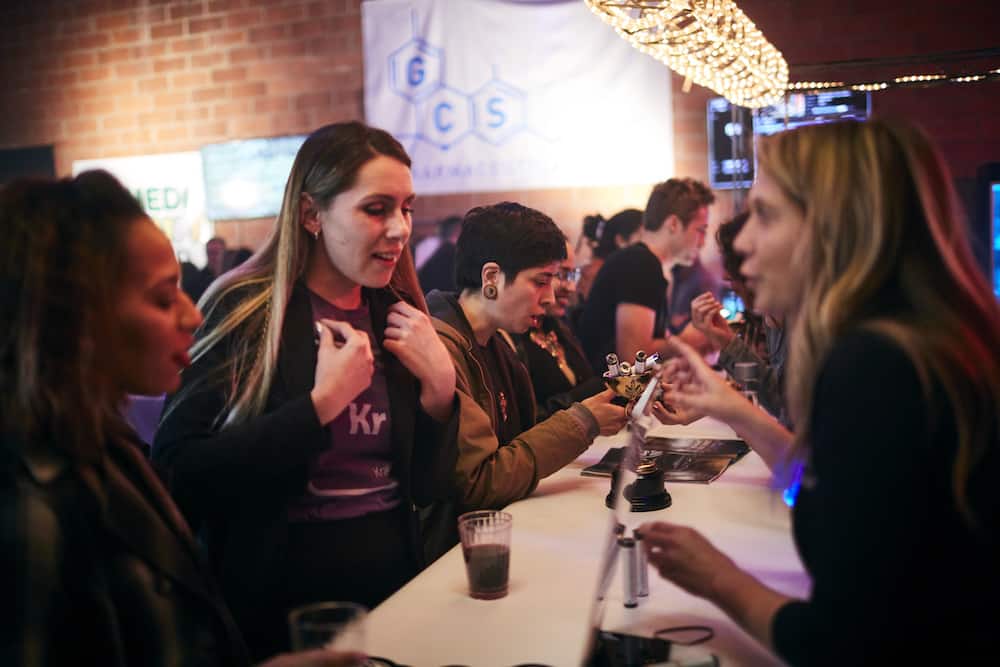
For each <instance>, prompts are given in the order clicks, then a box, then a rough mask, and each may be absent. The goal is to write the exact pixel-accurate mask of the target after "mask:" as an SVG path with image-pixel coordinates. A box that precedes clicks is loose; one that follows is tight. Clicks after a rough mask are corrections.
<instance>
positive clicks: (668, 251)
mask: <svg viewBox="0 0 1000 667" xmlns="http://www.w3.org/2000/svg"><path fill="white" fill-rule="evenodd" d="M714 201H715V195H713V194H712V191H711V190H710V189H709V188H708V187H707V186H706V185H705V184H704V183H701V182H700V181H696V180H694V179H690V178H686V179H677V178H672V179H670V180H668V181H665V182H663V183H660V184H659V185H657V186H656V187H654V188H653V191H652V192H651V193H650V195H649V201H648V202H647V204H646V210H645V211H644V212H643V221H642V234H641V236H640V241H639V242H638V243H636V244H634V245H631V246H629V247H627V248H623V249H621V250H619V251H617V252H615V253H613V254H612V255H611V256H610V257H609V258H608V260H607V261H606V262H605V264H604V266H602V267H601V270H600V272H599V273H598V274H597V278H596V279H595V281H594V286H593V287H592V288H591V290H590V296H589V298H588V299H587V303H586V305H585V306H584V309H583V315H582V316H581V318H580V328H579V331H578V333H579V335H580V342H581V343H582V344H583V348H584V351H585V352H586V354H587V359H588V361H589V362H590V364H591V367H592V368H593V369H594V371H595V372H603V371H604V370H605V368H606V366H605V362H604V358H605V356H606V355H607V354H608V353H609V352H614V353H616V354H617V355H618V358H619V359H621V360H623V361H624V360H628V361H631V360H632V359H634V358H635V353H636V352H637V351H638V350H644V351H645V352H646V354H651V353H653V352H658V353H659V354H660V355H661V356H666V355H667V354H672V351H670V350H668V348H667V345H666V338H665V336H666V332H667V326H668V321H667V313H668V309H667V308H668V303H667V290H668V289H669V287H670V284H669V283H668V281H667V278H666V277H665V276H667V275H670V270H671V269H672V268H673V267H674V266H675V265H684V266H691V265H693V264H694V263H695V262H696V261H697V259H698V253H699V250H700V249H701V247H702V246H703V245H704V244H705V231H706V229H707V228H708V206H709V205H710V204H711V203H712V202H714Z"/></svg>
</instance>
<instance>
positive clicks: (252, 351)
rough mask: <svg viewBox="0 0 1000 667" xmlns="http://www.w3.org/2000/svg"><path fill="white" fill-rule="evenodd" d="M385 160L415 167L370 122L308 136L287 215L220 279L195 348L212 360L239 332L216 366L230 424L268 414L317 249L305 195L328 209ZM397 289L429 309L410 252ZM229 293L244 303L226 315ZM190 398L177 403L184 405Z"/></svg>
mask: <svg viewBox="0 0 1000 667" xmlns="http://www.w3.org/2000/svg"><path fill="white" fill-rule="evenodd" d="M379 155H385V156H387V157H391V158H394V159H396V160H398V161H399V162H401V163H403V164H405V165H406V166H407V167H409V166H410V157H409V155H407V153H406V150H405V149H404V148H403V146H402V145H401V144H400V143H399V142H398V141H396V139H395V138H393V136H392V135H390V134H389V133H388V132H385V131H384V130H380V129H377V128H373V127H369V126H367V125H365V124H363V123H358V122H350V123H335V124H332V125H327V126H325V127H321V128H320V129H318V130H316V131H315V132H313V133H312V134H311V135H309V137H308V138H307V139H306V141H305V143H303V144H302V147H301V148H299V152H298V153H297V154H296V156H295V161H294V163H293V164H292V170H291V173H290V174H289V176H288V181H287V183H286V184H285V193H284V197H283V199H282V203H281V210H280V212H279V213H278V217H277V218H276V219H275V222H274V227H273V229H272V230H271V234H270V236H269V237H268V239H267V240H266V241H265V242H264V245H263V246H262V247H261V249H260V250H258V251H257V252H256V253H254V255H253V256H252V257H251V258H250V259H248V260H247V261H246V262H244V263H243V264H242V265H240V266H239V267H237V268H236V269H234V270H232V271H230V272H229V273H227V274H224V275H223V276H222V277H221V278H219V279H218V280H216V281H215V282H214V283H213V284H212V285H211V286H210V287H209V288H208V290H207V291H206V292H205V294H204V295H203V296H202V298H201V300H200V302H199V304H198V305H199V306H200V307H201V309H202V311H203V312H204V313H205V325H204V326H203V327H202V330H201V331H199V332H198V333H197V334H196V336H197V341H196V342H195V344H194V347H193V348H192V357H193V358H194V359H195V360H197V359H199V358H201V357H202V356H204V355H205V354H206V353H207V352H208V351H209V350H211V349H212V348H213V347H214V346H215V345H218V344H219V343H220V341H222V340H224V339H225V338H226V337H227V336H229V334H231V333H232V332H233V331H234V330H235V329H237V328H239V329H240V336H239V337H238V339H237V342H236V343H235V347H234V353H233V354H231V355H229V357H228V358H227V360H226V361H225V362H224V367H223V368H219V369H213V373H212V374H213V375H215V374H218V373H221V374H223V375H224V376H225V377H227V378H228V380H229V382H228V383H227V384H228V386H230V387H232V391H230V392H229V394H228V395H227V397H226V405H225V408H224V414H222V415H219V417H220V419H221V421H222V422H224V423H225V424H227V425H228V424H236V423H240V422H243V421H245V420H246V419H249V418H251V417H253V416H256V415H259V414H260V413H261V412H263V410H264V405H265V404H266V402H267V396H268V394H269V393H270V390H271V383H272V381H273V379H274V373H275V370H276V367H277V361H278V350H279V348H280V346H281V330H282V326H283V324H284V318H285V310H286V309H287V307H288V301H289V299H290V298H291V295H292V290H293V288H294V286H295V282H296V281H297V280H299V279H301V278H302V277H303V275H304V274H305V271H306V263H307V260H308V258H309V251H310V250H311V248H312V246H313V244H314V243H316V241H315V240H314V239H313V238H312V237H311V236H310V235H309V234H308V233H307V232H306V231H305V229H304V228H303V227H302V225H301V224H300V223H299V218H300V215H299V205H300V202H301V200H302V194H303V193H306V194H308V195H310V196H311V197H312V199H313V201H314V202H315V203H316V206H317V207H318V208H320V209H325V208H326V207H328V206H329V205H330V203H331V202H332V201H333V199H334V197H336V196H337V195H338V194H340V193H341V192H344V191H345V190H349V189H350V188H351V187H352V186H353V184H354V181H355V178H356V177H357V174H358V171H359V170H360V169H361V167H362V166H364V165H365V164H366V163H367V162H368V161H369V160H372V159H373V158H375V157H376V156H379ZM389 287H390V289H392V290H394V291H395V292H397V293H398V294H399V295H400V296H401V297H403V298H405V299H407V300H408V301H410V302H411V303H413V304H415V305H416V306H417V307H418V308H420V309H421V310H423V311H424V312H426V311H427V306H426V303H425V302H424V298H423V292H422V291H421V289H420V283H419V282H418V280H417V274H416V269H415V268H414V266H413V258H412V257H411V255H410V253H409V252H408V251H407V252H404V253H403V255H402V256H401V257H400V260H399V263H398V264H397V265H396V270H395V271H394V272H393V275H392V278H391V279H390V281H389ZM229 295H238V296H235V298H236V299H237V301H236V303H235V306H233V307H231V308H228V309H227V312H226V313H225V314H224V315H222V316H221V317H215V310H216V308H217V307H218V305H219V304H220V303H222V302H223V301H226V302H227V303H228V302H230V301H231V299H227V297H228V296H229ZM188 390H189V387H185V389H182V390H181V391H182V394H181V395H179V396H178V397H177V399H176V400H174V401H173V403H172V405H177V404H179V403H180V401H181V400H182V398H183V395H184V394H183V392H186V391H188Z"/></svg>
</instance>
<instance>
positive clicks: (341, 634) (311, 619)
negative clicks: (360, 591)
mask: <svg viewBox="0 0 1000 667" xmlns="http://www.w3.org/2000/svg"><path fill="white" fill-rule="evenodd" d="M367 616H368V610H367V609H365V608H364V607H362V606H361V605H359V604H355V603H353V602H317V603H315V604H308V605H305V606H303V607H297V608H295V609H293V610H292V611H291V612H289V614H288V626H289V629H290V630H291V633H292V650H293V651H308V650H310V649H317V648H326V649H330V650H333V651H343V652H347V653H364V652H365V617H367Z"/></svg>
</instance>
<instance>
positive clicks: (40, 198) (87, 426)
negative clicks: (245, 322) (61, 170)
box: [0, 171, 145, 463]
mask: <svg viewBox="0 0 1000 667" xmlns="http://www.w3.org/2000/svg"><path fill="white" fill-rule="evenodd" d="M144 217H145V213H143V210H142V208H141V207H140V206H139V203H138V202H137V201H136V200H135V198H134V197H132V195H131V194H130V193H129V192H128V191H127V190H126V189H125V188H124V187H122V185H121V184H120V183H118V181H116V180H115V179H114V177H113V176H111V175H110V174H108V173H107V172H101V171H96V172H84V173H83V174H81V175H79V176H78V177H76V178H75V179H63V180H60V181H54V180H21V181H15V182H13V183H11V184H9V185H7V186H6V187H5V188H4V189H3V191H2V192H0V229H2V233H3V238H4V241H3V244H0V245H2V250H0V285H2V287H0V321H2V322H3V330H2V331H0V387H2V391H0V430H2V431H3V433H4V434H5V435H7V436H11V437H13V438H15V439H16V440H18V441H20V442H21V443H22V444H23V446H30V444H31V443H35V442H47V443H51V445H52V446H53V447H55V448H56V449H58V450H61V451H62V452H63V453H64V454H66V455H68V456H69V457H70V458H71V459H73V460H74V461H77V462H79V463H88V462H89V463H93V462H95V461H96V460H97V458H98V457H99V456H100V453H101V451H102V450H103V447H104V444H105V443H106V441H107V439H108V438H109V437H111V436H113V435H116V434H118V435H120V434H122V433H124V432H126V429H127V426H126V425H125V422H124V420H123V419H122V417H121V414H120V411H119V408H120V404H121V401H122V399H124V394H123V390H122V388H121V387H120V386H119V385H118V383H117V381H116V378H114V377H113V372H112V371H111V370H110V366H109V362H108V355H109V351H110V350H113V349H114V346H115V345H116V344H117V343H116V336H117V331H116V329H117V328H116V327H115V326H114V322H115V299H116V297H117V294H118V285H119V283H120V281H121V279H122V277H123V275H124V269H125V264H126V259H127V250H126V248H127V246H126V239H127V231H128V228H129V226H130V225H131V224H132V223H134V222H136V221H137V220H140V219H142V218H144Z"/></svg>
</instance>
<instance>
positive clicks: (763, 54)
mask: <svg viewBox="0 0 1000 667" xmlns="http://www.w3.org/2000/svg"><path fill="white" fill-rule="evenodd" d="M584 2H585V3H586V4H587V6H588V7H590V10H591V11H592V12H594V14H596V15H597V16H599V17H600V18H601V19H602V20H603V21H604V22H605V23H607V24H609V25H610V26H611V27H613V28H614V29H615V32H617V33H618V34H619V35H620V36H621V37H622V38H624V39H625V40H626V41H628V42H629V43H630V44H632V46H634V47H635V48H637V49H638V50H639V51H642V52H643V53H646V54H648V55H650V56H652V57H654V58H656V59H657V60H660V61H661V62H663V63H664V64H666V65H667V66H668V67H670V69H672V70H674V71H675V72H677V73H678V74H680V75H681V76H683V77H684V78H685V85H687V82H688V81H693V82H694V83H697V84H699V85H701V86H705V87H706V88H710V89H711V90H714V91H715V92H717V93H718V94H720V95H722V96H723V97H725V98H726V99H727V100H729V101H730V102H731V103H733V104H735V105H738V106H743V107H749V108H756V107H761V106H767V105H768V104H774V103H776V102H778V101H780V100H781V98H782V96H783V95H784V93H785V89H786V87H787V85H788V63H787V62H785V58H784V57H783V56H782V55H781V52H780V51H778V49H776V48H775V47H774V46H773V45H772V44H771V43H770V42H768V41H767V40H766V39H765V38H764V35H763V34H762V33H761V31H760V30H758V29H757V26H755V25H754V24H753V21H751V20H750V19H748V18H747V17H746V15H745V14H744V13H743V12H742V11H741V10H740V8H739V7H737V6H736V3H735V2H733V1H732V0H584Z"/></svg>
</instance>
